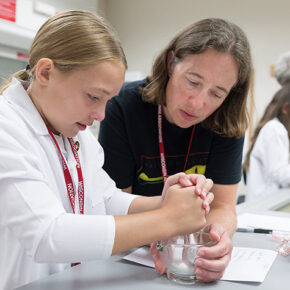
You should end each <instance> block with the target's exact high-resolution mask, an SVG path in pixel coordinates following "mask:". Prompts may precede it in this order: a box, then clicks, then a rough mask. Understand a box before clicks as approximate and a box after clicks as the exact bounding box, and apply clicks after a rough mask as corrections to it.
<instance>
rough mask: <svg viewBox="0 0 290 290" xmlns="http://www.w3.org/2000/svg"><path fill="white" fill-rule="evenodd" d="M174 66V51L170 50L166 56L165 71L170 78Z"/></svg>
mask: <svg viewBox="0 0 290 290" xmlns="http://www.w3.org/2000/svg"><path fill="white" fill-rule="evenodd" d="M173 66H174V51H173V50H170V51H169V52H168V54H167V70H168V75H169V76H171V75H172V72H173V68H174V67H173Z"/></svg>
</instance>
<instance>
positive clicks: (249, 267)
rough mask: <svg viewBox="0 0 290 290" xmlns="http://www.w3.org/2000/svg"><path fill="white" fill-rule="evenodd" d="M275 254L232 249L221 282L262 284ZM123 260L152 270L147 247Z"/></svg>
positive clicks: (238, 248) (260, 250)
mask: <svg viewBox="0 0 290 290" xmlns="http://www.w3.org/2000/svg"><path fill="white" fill-rule="evenodd" d="M276 256H277V253H276V252H275V251H272V250H264V249H256V248H242V247H234V249H233V253H232V258H231V261H230V263H229V265H228V267H227V269H226V271H225V273H224V276H223V278H222V279H221V280H227V281H244V282H263V281H264V279H265V277H266V275H267V273H268V271H269V269H270V267H271V265H272V264H273V262H274V260H275V258H276ZM123 259H125V260H128V261H131V262H135V263H138V264H142V265H145V266H148V267H152V268H154V261H153V259H152V256H151V254H150V252H149V248H148V247H142V248H139V249H137V250H135V251H133V252H132V253H130V254H129V255H127V256H125V257H123Z"/></svg>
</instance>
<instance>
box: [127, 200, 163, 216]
mask: <svg viewBox="0 0 290 290" xmlns="http://www.w3.org/2000/svg"><path fill="white" fill-rule="evenodd" d="M161 203H162V199H161V196H152V197H147V196H139V197H136V198H135V199H134V200H133V201H132V202H131V204H130V207H129V210H128V214H134V213H140V212H145V211H150V210H155V209H158V208H160V207H161Z"/></svg>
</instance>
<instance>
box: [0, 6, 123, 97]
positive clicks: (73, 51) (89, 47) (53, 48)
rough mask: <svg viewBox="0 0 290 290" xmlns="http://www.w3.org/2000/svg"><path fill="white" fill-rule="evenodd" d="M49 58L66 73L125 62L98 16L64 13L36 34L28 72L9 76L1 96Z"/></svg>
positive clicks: (112, 37)
mask: <svg viewBox="0 0 290 290" xmlns="http://www.w3.org/2000/svg"><path fill="white" fill-rule="evenodd" d="M41 58H49V59H51V60H52V61H53V62H54V65H55V67H56V68H57V69H59V70H60V71H62V72H69V71H71V70H73V69H75V68H78V67H81V66H86V65H91V64H95V63H97V62H102V61H114V60H115V61H119V62H121V63H122V64H123V65H124V68H125V69H127V61H126V57H125V54H124V51H123V49H122V46H121V44H120V41H119V40H118V39H117V37H116V34H115V33H114V31H113V29H112V28H111V27H110V26H109V25H108V24H107V23H106V22H105V21H104V20H103V19H102V18H101V17H99V16H96V15H95V14H93V13H91V12H88V11H67V12H62V13H59V14H57V15H55V16H53V17H51V18H50V19H48V20H47V21H46V22H45V23H44V24H43V25H42V26H41V28H40V29H39V30H38V32H37V34H36V36H35V38H34V40H33V42H32V45H31V47H30V52H29V66H30V69H29V70H25V69H23V70H21V71H18V72H16V73H15V74H14V75H12V76H11V77H10V78H9V79H8V80H7V81H6V83H5V84H4V85H3V86H2V87H1V89H0V93H2V92H3V91H4V90H5V89H6V88H7V87H8V85H9V83H10V82H11V79H12V77H16V78H18V79H20V80H30V79H31V78H32V79H33V77H34V73H35V68H36V64H37V62H38V61H39V60H40V59H41Z"/></svg>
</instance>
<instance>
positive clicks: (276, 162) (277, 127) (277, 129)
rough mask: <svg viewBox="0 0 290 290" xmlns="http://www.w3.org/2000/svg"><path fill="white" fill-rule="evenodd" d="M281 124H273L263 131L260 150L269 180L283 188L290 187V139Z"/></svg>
mask: <svg viewBox="0 0 290 290" xmlns="http://www.w3.org/2000/svg"><path fill="white" fill-rule="evenodd" d="M282 126H283V125H282V124H281V123H278V124H275V123H274V124H271V126H269V127H265V130H263V129H262V130H261V132H260V134H261V136H259V137H258V140H257V142H259V144H257V145H258V148H260V149H258V150H261V151H264V152H263V153H262V154H261V153H259V156H260V158H264V162H265V165H266V167H267V168H266V172H269V178H271V179H272V180H273V181H275V182H276V183H277V184H278V185H279V186H281V187H287V186H289V185H290V165H289V137H288V133H287V131H286V129H285V128H284V127H282Z"/></svg>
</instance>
